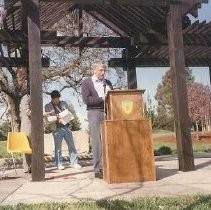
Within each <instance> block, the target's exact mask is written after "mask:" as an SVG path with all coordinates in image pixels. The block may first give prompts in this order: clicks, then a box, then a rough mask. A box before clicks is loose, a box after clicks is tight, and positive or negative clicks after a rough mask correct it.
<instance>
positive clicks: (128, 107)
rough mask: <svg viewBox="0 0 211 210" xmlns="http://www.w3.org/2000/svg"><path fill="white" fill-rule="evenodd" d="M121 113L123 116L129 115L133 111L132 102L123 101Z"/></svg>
mask: <svg viewBox="0 0 211 210" xmlns="http://www.w3.org/2000/svg"><path fill="white" fill-rule="evenodd" d="M122 111H123V112H124V113H125V114H130V113H131V112H132V111H133V101H131V100H128V99H126V100H123V101H122Z"/></svg>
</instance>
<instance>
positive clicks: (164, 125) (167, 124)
mask: <svg viewBox="0 0 211 210" xmlns="http://www.w3.org/2000/svg"><path fill="white" fill-rule="evenodd" d="M186 77H187V84H188V85H190V84H192V83H193V82H194V76H193V75H192V70H191V69H189V68H186ZM155 99H156V100H157V102H158V106H157V114H158V121H159V127H160V128H161V129H167V130H173V129H174V107H173V98H172V73H171V70H168V71H167V72H166V74H165V75H164V76H163V78H162V81H161V83H159V84H158V87H157V92H156V95H155Z"/></svg>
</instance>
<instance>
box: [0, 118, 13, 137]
mask: <svg viewBox="0 0 211 210" xmlns="http://www.w3.org/2000/svg"><path fill="white" fill-rule="evenodd" d="M9 131H11V124H10V122H8V121H4V122H2V123H1V124H0V141H4V140H6V138H7V133H8V132H9Z"/></svg>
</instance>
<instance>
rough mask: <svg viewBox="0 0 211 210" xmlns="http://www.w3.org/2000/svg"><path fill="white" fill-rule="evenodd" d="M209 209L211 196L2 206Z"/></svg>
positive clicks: (20, 209) (18, 209)
mask: <svg viewBox="0 0 211 210" xmlns="http://www.w3.org/2000/svg"><path fill="white" fill-rule="evenodd" d="M13 209H14V210H45V209H46V210H57V209H58V210H75V209H78V210H101V209H105V210H148V209H149V210H159V209H162V210H180V209H181V210H182V209H183V210H208V209H211V196H193V197H187V196H183V197H169V198H164V197H163V198H159V197H151V198H137V199H135V200H130V201H127V200H99V201H79V202H76V203H41V204H33V205H24V204H19V205H17V206H0V210H13Z"/></svg>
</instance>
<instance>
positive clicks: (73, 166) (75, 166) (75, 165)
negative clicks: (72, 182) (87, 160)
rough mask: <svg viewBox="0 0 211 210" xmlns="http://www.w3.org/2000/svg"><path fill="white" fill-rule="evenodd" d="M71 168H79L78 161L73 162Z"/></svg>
mask: <svg viewBox="0 0 211 210" xmlns="http://www.w3.org/2000/svg"><path fill="white" fill-rule="evenodd" d="M70 167H71V168H75V169H81V168H82V167H81V165H79V164H78V163H75V164H73V165H70Z"/></svg>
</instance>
